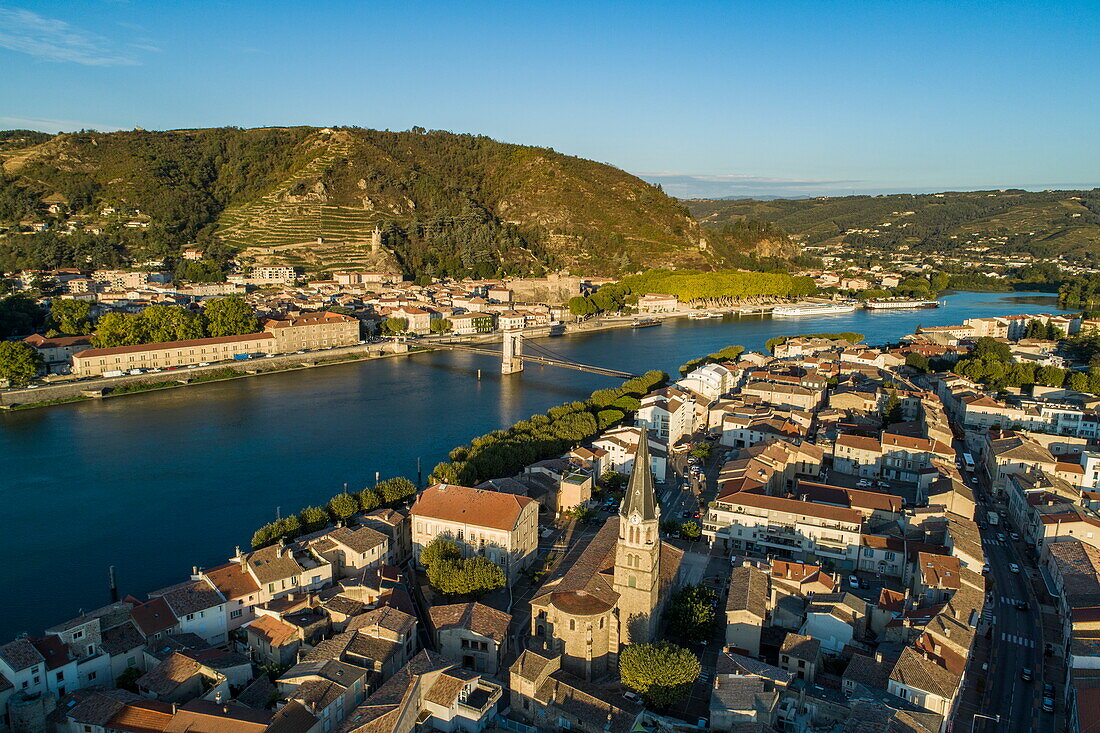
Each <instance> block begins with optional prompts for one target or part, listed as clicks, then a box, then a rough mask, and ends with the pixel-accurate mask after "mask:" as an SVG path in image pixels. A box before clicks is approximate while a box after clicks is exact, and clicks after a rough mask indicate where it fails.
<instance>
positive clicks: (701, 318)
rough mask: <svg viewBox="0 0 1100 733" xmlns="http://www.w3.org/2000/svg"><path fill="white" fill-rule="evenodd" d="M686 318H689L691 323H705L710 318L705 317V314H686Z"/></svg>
mask: <svg viewBox="0 0 1100 733" xmlns="http://www.w3.org/2000/svg"><path fill="white" fill-rule="evenodd" d="M688 318H690V319H691V320H693V321H705V320H707V319H708V318H710V316H709V315H707V314H706V313H690V314H688Z"/></svg>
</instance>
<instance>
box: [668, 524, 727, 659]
mask: <svg viewBox="0 0 1100 733" xmlns="http://www.w3.org/2000/svg"><path fill="white" fill-rule="evenodd" d="M691 524H694V522H692V523H691ZM695 526H696V530H698V525H695ZM717 604H718V594H716V593H715V592H714V591H713V590H711V589H710V588H708V587H706V586H705V585H701V584H700V585H689V586H687V587H686V588H684V589H683V590H680V591H677V592H676V593H674V594H673V595H672V598H670V599H669V603H668V610H667V611H665V621H666V623H667V624H668V631H669V633H670V634H672V636H673V637H674V638H677V639H680V640H681V641H685V642H698V641H706V640H707V639H709V638H710V635H711V632H712V631H714V624H715V622H716V620H717V618H718V614H717V611H716V606H717Z"/></svg>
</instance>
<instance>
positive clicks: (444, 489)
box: [412, 484, 535, 531]
mask: <svg viewBox="0 0 1100 733" xmlns="http://www.w3.org/2000/svg"><path fill="white" fill-rule="evenodd" d="M534 501H535V500H534V499H531V498H529V497H526V496H516V495H515V494H505V493H503V492H500V491H488V490H486V489H472V488H470V487H468V486H456V485H454V484H435V485H433V486H429V487H428V488H426V489H424V491H423V492H422V493H421V494H420V496H419V497H417V499H416V503H415V504H413V508H412V514H413V515H415V516H419V517H431V518H432V519H442V520H444V521H448V522H462V523H465V524H472V525H475V526H478V527H491V528H493V529H500V530H506V531H510V530H512V529H514V528H515V526H516V523H517V522H518V521H519V517H520V514H521V513H522V512H523V509H524V508H525V507H526V506H527V505H529V504H532V503H534Z"/></svg>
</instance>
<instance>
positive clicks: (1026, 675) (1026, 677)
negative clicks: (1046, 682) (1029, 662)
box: [1020, 667, 1035, 682]
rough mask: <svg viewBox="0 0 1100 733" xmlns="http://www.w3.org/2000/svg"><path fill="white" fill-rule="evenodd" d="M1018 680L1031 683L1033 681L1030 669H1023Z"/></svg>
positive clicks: (1033, 677) (1033, 676)
mask: <svg viewBox="0 0 1100 733" xmlns="http://www.w3.org/2000/svg"><path fill="white" fill-rule="evenodd" d="M1020 679H1022V680H1023V681H1024V682H1031V681H1032V680H1033V679H1035V675H1034V673H1033V672H1032V671H1031V667H1024V668H1023V669H1021V670H1020Z"/></svg>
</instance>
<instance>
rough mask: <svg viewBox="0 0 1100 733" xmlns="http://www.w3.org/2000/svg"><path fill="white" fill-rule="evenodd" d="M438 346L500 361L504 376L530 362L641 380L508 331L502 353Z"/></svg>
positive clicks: (451, 343)
mask: <svg viewBox="0 0 1100 733" xmlns="http://www.w3.org/2000/svg"><path fill="white" fill-rule="evenodd" d="M435 346H436V348H440V349H452V350H454V351H465V352H468V353H471V354H484V355H485V356H493V357H497V358H499V359H500V373H501V374H514V373H516V372H521V371H523V365H524V363H525V362H526V363H530V364H541V365H543V366H555V367H561V368H563V369H574V370H576V371H579V372H588V373H589V374H600V375H602V376H605V377H618V378H619V379H631V378H633V377H635V376H637V375H635V374H631V373H630V372H624V371H621V370H619V369H608V368H607V367H601V366H593V365H592V364H581V363H580V362H577V361H573V360H572V359H567V358H565V357H564V356H562V355H561V354H557V353H555V352H553V351H551V350H550V349H547V348H546V347H544V346H539V345H538V344H533V343H530V342H527V341H525V340H524V338H523V332H522V331H505V332H504V341H503V343H502V344H501V348H500V349H499V350H497V349H490V348H487V347H484V346H475V345H474V344H468V343H463V342H458V341H442V342H439V343H437V344H435Z"/></svg>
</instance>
